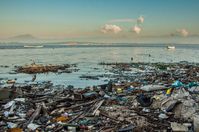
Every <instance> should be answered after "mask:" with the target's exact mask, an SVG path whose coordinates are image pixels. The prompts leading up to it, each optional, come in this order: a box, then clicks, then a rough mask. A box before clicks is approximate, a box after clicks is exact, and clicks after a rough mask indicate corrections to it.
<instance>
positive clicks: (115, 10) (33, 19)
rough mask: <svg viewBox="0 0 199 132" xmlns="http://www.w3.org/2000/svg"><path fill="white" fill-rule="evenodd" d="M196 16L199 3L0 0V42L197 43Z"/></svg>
mask: <svg viewBox="0 0 199 132" xmlns="http://www.w3.org/2000/svg"><path fill="white" fill-rule="evenodd" d="M198 13H199V0H0V39H5V38H9V37H12V36H16V35H21V34H31V35H33V36H35V37H37V38H41V39H67V40H74V41H75V40H82V41H99V42H100V41H101V42H139V41H140V42H142V41H143V42H144V41H146V42H147V41H155V40H156V41H161V40H162V41H163V40H172V41H174V42H175V41H178V40H179V41H185V42H186V41H187V42H190V43H191V42H192V43H195V42H196V43H197V42H198V43H199V41H198V40H199V39H198V35H199V15H198ZM166 38H167V39H166ZM168 38H169V39H168ZM191 38H192V39H191Z"/></svg>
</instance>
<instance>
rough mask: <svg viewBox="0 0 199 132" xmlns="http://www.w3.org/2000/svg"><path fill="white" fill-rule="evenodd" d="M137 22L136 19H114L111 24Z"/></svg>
mask: <svg viewBox="0 0 199 132" xmlns="http://www.w3.org/2000/svg"><path fill="white" fill-rule="evenodd" d="M135 21H136V19H131V18H126V19H114V20H111V21H109V22H110V23H114V22H135Z"/></svg>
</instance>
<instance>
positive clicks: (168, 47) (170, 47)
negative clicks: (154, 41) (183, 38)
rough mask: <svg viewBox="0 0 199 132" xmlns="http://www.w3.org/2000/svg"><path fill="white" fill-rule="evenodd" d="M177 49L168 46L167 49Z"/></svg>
mask: <svg viewBox="0 0 199 132" xmlns="http://www.w3.org/2000/svg"><path fill="white" fill-rule="evenodd" d="M175 48H176V47H175V46H167V49H173V50H174V49H175Z"/></svg>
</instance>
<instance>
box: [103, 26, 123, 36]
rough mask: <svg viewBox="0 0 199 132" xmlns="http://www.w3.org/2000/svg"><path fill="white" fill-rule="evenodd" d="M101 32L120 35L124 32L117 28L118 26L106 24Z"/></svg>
mask: <svg viewBox="0 0 199 132" xmlns="http://www.w3.org/2000/svg"><path fill="white" fill-rule="evenodd" d="M101 31H102V32H103V33H115V34H117V33H119V32H121V31H122V29H121V28H120V27H119V26H117V25H109V24H105V25H104V26H103V27H102V28H101Z"/></svg>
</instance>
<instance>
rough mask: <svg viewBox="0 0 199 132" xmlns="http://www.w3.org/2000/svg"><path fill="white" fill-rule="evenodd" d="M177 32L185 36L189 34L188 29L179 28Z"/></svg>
mask: <svg viewBox="0 0 199 132" xmlns="http://www.w3.org/2000/svg"><path fill="white" fill-rule="evenodd" d="M177 34H178V35H180V36H183V37H187V36H188V35H189V32H188V31H187V30H186V29H179V30H177Z"/></svg>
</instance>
